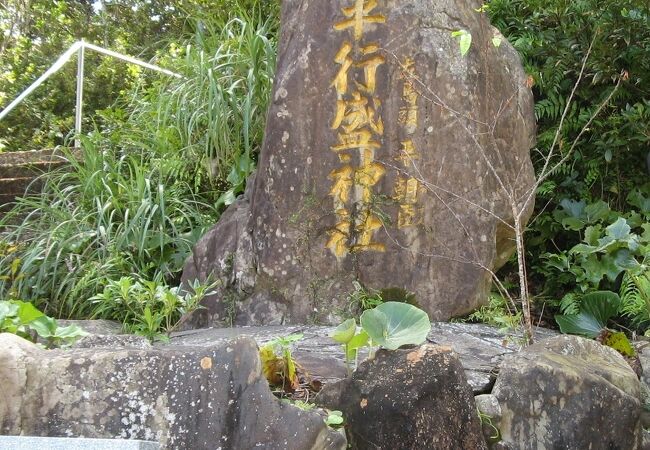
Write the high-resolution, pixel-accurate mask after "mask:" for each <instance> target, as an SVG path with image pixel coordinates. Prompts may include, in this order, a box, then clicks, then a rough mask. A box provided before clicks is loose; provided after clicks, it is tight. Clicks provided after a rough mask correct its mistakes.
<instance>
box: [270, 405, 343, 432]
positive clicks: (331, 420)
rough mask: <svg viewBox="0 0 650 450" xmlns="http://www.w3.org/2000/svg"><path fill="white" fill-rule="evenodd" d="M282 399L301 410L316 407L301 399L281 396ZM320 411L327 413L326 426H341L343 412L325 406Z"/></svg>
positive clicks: (334, 427)
mask: <svg viewBox="0 0 650 450" xmlns="http://www.w3.org/2000/svg"><path fill="white" fill-rule="evenodd" d="M282 401H283V402H285V403H288V404H289V405H293V406H295V407H296V408H299V409H302V410H303V411H313V410H315V409H316V405H314V404H313V403H309V402H306V401H303V400H291V399H289V398H283V399H282ZM322 411H324V412H325V414H327V415H326V416H325V419H324V421H325V424H326V425H327V426H328V427H330V428H333V429H338V428H340V427H341V425H343V422H344V421H345V419H344V418H343V413H342V412H341V411H337V410H333V411H332V410H329V409H325V408H323V409H322Z"/></svg>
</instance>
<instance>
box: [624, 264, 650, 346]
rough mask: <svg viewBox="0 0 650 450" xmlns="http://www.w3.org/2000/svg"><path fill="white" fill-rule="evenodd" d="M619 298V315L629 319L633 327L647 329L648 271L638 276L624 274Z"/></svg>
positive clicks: (649, 305) (649, 317)
mask: <svg viewBox="0 0 650 450" xmlns="http://www.w3.org/2000/svg"><path fill="white" fill-rule="evenodd" d="M620 296H621V314H622V315H624V316H626V317H629V318H630V319H631V321H632V324H633V325H635V326H637V327H647V326H648V324H650V270H648V271H646V272H644V273H640V274H633V273H630V272H626V273H625V276H624V277H623V281H622V283H621V290H620ZM646 333H647V331H646Z"/></svg>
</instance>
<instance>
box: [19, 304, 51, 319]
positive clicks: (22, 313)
mask: <svg viewBox="0 0 650 450" xmlns="http://www.w3.org/2000/svg"><path fill="white" fill-rule="evenodd" d="M44 316H45V314H43V313H42V312H40V311H39V310H38V309H37V308H36V307H35V306H34V305H32V304H31V303H29V302H18V320H20V322H21V323H24V324H29V323H31V322H32V321H34V320H36V319H38V318H39V317H44Z"/></svg>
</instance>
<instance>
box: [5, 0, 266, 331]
mask: <svg viewBox="0 0 650 450" xmlns="http://www.w3.org/2000/svg"><path fill="white" fill-rule="evenodd" d="M231 3H233V2H231ZM235 3H237V5H239V3H238V2H235ZM243 3H246V2H243ZM248 3H250V4H251V5H253V6H254V8H255V9H254V11H255V13H254V14H247V11H248V10H247V9H246V7H244V6H237V5H234V4H233V8H232V9H231V10H230V11H229V14H232V15H234V14H238V15H240V16H241V17H240V18H237V19H232V20H231V19H230V18H229V17H230V16H224V15H223V12H220V13H219V15H218V16H217V17H216V18H215V17H211V16H208V15H206V16H202V17H199V18H196V19H195V20H194V21H193V23H194V24H195V26H194V29H195V32H194V34H193V35H192V36H190V37H188V38H187V40H186V41H183V42H182V44H181V45H178V44H174V45H170V47H169V53H168V54H167V55H166V56H164V57H162V56H161V64H165V63H166V62H168V63H169V64H170V65H171V62H172V61H173V62H175V63H176V64H175V65H176V67H174V70H177V71H179V72H181V73H183V74H184V76H185V78H183V79H180V80H179V79H168V78H165V79H164V80H159V81H157V82H155V83H154V85H153V87H151V88H149V89H144V88H141V87H140V86H139V87H138V88H137V89H136V90H135V91H134V92H131V93H130V95H131V99H130V100H129V101H123V102H121V103H120V105H121V106H115V107H113V108H109V109H107V110H104V111H103V112H102V113H101V115H102V120H101V122H102V124H103V126H102V128H101V129H98V130H96V131H95V132H94V133H92V134H91V135H90V136H87V137H81V140H82V144H83V145H82V149H80V150H79V152H80V153H79V154H72V153H70V154H69V156H68V159H69V161H70V166H69V167H68V168H66V169H64V170H61V171H58V172H56V173H52V174H49V175H48V176H44V178H43V181H44V184H45V186H44V189H43V194H42V195H40V196H34V197H28V198H25V199H22V200H20V201H19V203H18V205H17V207H16V208H14V210H13V211H11V212H10V213H9V214H7V215H6V216H5V217H3V218H0V228H4V230H5V231H6V234H5V236H4V239H5V241H6V242H7V245H9V246H11V247H12V248H13V250H12V252H11V253H10V254H9V253H7V254H4V255H3V254H0V296H2V295H7V294H8V293H9V292H12V294H13V295H15V296H18V297H20V298H29V299H32V301H34V303H35V304H36V305H37V306H39V307H41V308H43V309H44V310H45V311H47V312H48V313H49V314H52V315H55V316H57V317H70V318H87V317H90V316H95V317H105V316H102V315H98V314H97V312H96V311H95V305H94V304H93V303H92V302H89V301H88V299H89V298H90V297H93V296H95V295H97V294H98V293H101V292H104V289H105V288H106V287H108V286H113V285H114V284H115V283H117V282H119V280H121V279H122V278H123V277H130V276H133V274H136V275H135V276H136V278H139V279H143V280H152V281H155V282H156V283H159V284H161V285H168V286H172V285H175V284H177V282H178V281H179V277H180V272H181V270H182V267H183V263H184V261H185V259H186V258H187V257H188V255H189V254H190V252H191V249H192V247H193V246H194V244H195V243H196V241H197V240H198V238H199V237H200V236H201V235H202V234H203V233H204V231H205V230H206V229H207V228H208V227H210V226H212V225H213V224H214V223H215V222H216V220H217V218H218V215H219V211H220V206H221V204H228V203H230V202H231V201H233V200H234V198H235V196H236V194H237V193H238V192H240V191H241V190H242V189H243V188H244V182H245V179H246V177H247V176H248V175H249V174H250V172H251V171H252V170H253V168H254V164H255V160H256V154H257V151H258V149H259V147H260V145H261V140H262V135H263V130H264V119H265V112H266V111H265V110H266V106H267V104H268V98H269V95H270V90H271V82H272V78H273V71H274V65H275V48H276V47H275V38H274V36H275V32H276V29H277V18H276V17H275V16H274V15H273V16H268V17H267V16H264V15H263V14H262V13H260V11H261V10H262V9H259V8H258V7H259V5H258V3H257V2H256V1H253V0H252V1H251V2H248ZM249 6H250V5H249ZM269 8H270V7H269ZM263 9H264V10H266V9H267V7H263ZM18 269H19V272H18ZM149 312H150V315H148V316H146V317H147V319H146V321H147V322H148V323H146V324H142V326H143V327H144V328H142V330H149V332H152V333H153V332H154V331H153V330H155V329H157V325H156V323H155V322H156V320H157V319H156V317H157V316H156V311H155V310H154V309H151V310H150V311H149ZM141 313H142V314H143V315H141V316H139V317H145V316H144V314H145V310H143V311H141ZM115 314H117V313H115ZM112 315H114V313H113V312H111V313H110V314H109V313H107V316H112ZM119 320H122V319H119ZM126 322H128V323H130V320H126Z"/></svg>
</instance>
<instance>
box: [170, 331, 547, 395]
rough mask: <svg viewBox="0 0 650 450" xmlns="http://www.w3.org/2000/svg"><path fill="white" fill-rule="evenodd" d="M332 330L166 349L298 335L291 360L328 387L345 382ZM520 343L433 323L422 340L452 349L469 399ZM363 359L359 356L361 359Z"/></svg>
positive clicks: (200, 337) (198, 341) (210, 339)
mask: <svg viewBox="0 0 650 450" xmlns="http://www.w3.org/2000/svg"><path fill="white" fill-rule="evenodd" d="M332 330H334V327H323V326H314V325H309V326H307V325H305V326H267V327H237V328H210V329H203V330H192V331H185V332H181V333H174V334H173V335H172V343H174V344H175V345H181V346H201V347H202V346H211V345H214V344H216V343H218V342H227V341H228V340H230V339H233V338H235V337H241V336H246V337H251V338H253V339H255V341H256V342H257V343H258V344H259V345H264V344H266V343H267V342H269V341H271V340H273V339H275V338H278V337H283V336H287V335H289V334H293V333H301V334H302V335H303V338H302V339H301V340H300V341H298V342H296V343H294V345H293V355H294V357H295V358H296V360H297V361H298V362H299V363H300V364H301V365H302V366H303V367H304V368H305V369H306V370H307V372H308V373H309V374H311V375H312V376H313V377H314V378H317V379H319V380H321V381H323V382H324V383H332V382H335V381H338V380H341V379H343V378H345V377H346V368H345V359H344V356H343V350H342V347H341V345H340V344H337V343H336V342H334V341H333V340H332V339H331V338H330V337H329V335H330V333H331V332H332ZM556 334H557V333H555V332H553V331H550V330H545V329H542V328H540V329H537V331H536V338H537V339H538V340H542V339H546V338H548V337H550V336H555V335H556ZM520 338H521V336H517V335H506V334H505V333H501V332H499V330H497V329H496V328H495V327H491V326H489V325H481V324H464V323H446V322H434V323H432V324H431V332H430V333H429V336H428V338H427V339H428V341H429V342H431V343H435V344H439V345H447V346H450V347H452V348H453V350H454V351H455V352H456V354H457V355H458V357H459V359H460V362H461V364H462V365H463V368H464V369H465V377H466V378H467V382H468V383H469V385H470V386H471V387H472V390H473V391H474V393H475V394H483V393H486V392H490V390H491V389H492V386H493V384H494V380H495V379H496V374H497V373H498V366H499V363H500V362H501V360H502V359H503V358H504V356H506V355H508V354H511V353H514V352H516V351H518V350H519V348H520V346H519V345H518V339H520ZM366 355H367V353H366V352H363V353H362V354H361V359H363V358H364V357H365V356H366Z"/></svg>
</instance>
